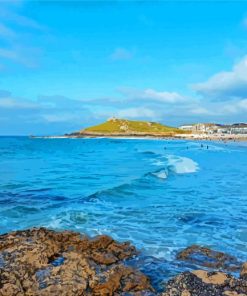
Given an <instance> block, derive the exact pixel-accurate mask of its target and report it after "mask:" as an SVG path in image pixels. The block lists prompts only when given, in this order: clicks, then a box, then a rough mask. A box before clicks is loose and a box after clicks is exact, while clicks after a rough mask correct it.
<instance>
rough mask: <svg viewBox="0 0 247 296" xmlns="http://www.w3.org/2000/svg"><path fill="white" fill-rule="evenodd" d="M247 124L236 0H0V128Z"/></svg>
mask: <svg viewBox="0 0 247 296" xmlns="http://www.w3.org/2000/svg"><path fill="white" fill-rule="evenodd" d="M113 116H115V117H119V118H127V119H132V120H139V119H142V120H148V121H158V122H161V123H164V124H167V125H172V126H179V125H181V124H189V123H194V122H216V123H235V122H247V5H246V1H244V0H243V1H236V0H233V1H229V0H228V1H223V0H218V1H213V0H208V1H203V0H194V1H186V0H178V1H166V0H163V1H131V0H128V1H127V0H126V1H124V0H122V1H121V0H118V1H117V0H114V1H104V0H101V1H79V0H77V1H64V0H61V1H59V0H56V1H47V0H40V1H27V0H26V1H25V0H18V1H17V0H16V1H11V0H8V1H6V2H5V1H2V0H0V135H29V134H35V135H42V134H43V135H44V134H63V133H67V132H72V131H77V130H80V129H81V128H84V127H87V126H90V125H94V124H98V123H100V122H103V121H105V120H107V119H108V118H109V117H113Z"/></svg>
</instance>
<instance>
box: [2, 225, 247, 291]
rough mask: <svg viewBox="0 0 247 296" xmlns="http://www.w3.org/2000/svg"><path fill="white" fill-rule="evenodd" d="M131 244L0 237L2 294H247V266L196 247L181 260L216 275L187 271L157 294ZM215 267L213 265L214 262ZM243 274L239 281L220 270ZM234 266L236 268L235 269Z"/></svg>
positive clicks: (44, 234) (37, 232)
mask: <svg viewBox="0 0 247 296" xmlns="http://www.w3.org/2000/svg"><path fill="white" fill-rule="evenodd" d="M136 255H137V251H136V249H135V248H134V247H133V246H131V245H130V244H129V243H118V242H116V241H114V240H113V239H112V238H110V237H108V236H105V235H101V236H98V237H95V238H89V237H88V236H85V235H81V234H79V233H75V232H71V231H63V232H55V231H52V230H48V229H45V228H34V229H30V230H24V231H16V232H11V233H9V234H5V235H1V236H0V296H12V295H13V296H24V295H25V296H46V295H48V296H49V295H53V296H57V295H58V296H67V295H68V296H79V295H80V296H89V295H92V296H111V295H112V296H113V295H114V296H120V295H122V296H131V295H136V296H153V295H160V296H161V295H162V296H244V295H245V296H246V295H247V263H244V264H243V265H242V267H240V263H239V262H238V261H237V259H236V258H234V257H232V256H229V255H226V254H224V253H221V252H216V251H213V250H210V249H208V248H203V247H199V246H191V247H189V248H187V249H185V250H184V251H182V252H180V253H179V254H178V259H179V260H186V261H189V262H190V263H195V264H196V265H201V266H206V267H207V268H214V269H215V270H217V271H214V272H209V271H205V270H195V271H191V272H190V271H187V272H183V273H181V274H179V275H177V276H176V277H174V278H173V279H171V280H169V281H168V282H167V283H166V285H164V289H163V290H164V291H163V292H160V293H158V292H156V291H155V290H154V289H153V287H152V286H151V284H150V281H149V279H148V277H147V276H146V275H144V274H143V273H141V272H140V271H138V270H136V269H133V268H132V267H130V266H128V265H127V262H126V260H127V259H130V258H132V257H134V256H136ZM209 263H210V264H209ZM222 268H224V269H227V270H229V271H230V270H234V271H236V270H239V271H240V278H235V277H233V276H232V275H229V274H227V273H225V272H221V271H218V270H219V269H222ZM232 268H233V269H232Z"/></svg>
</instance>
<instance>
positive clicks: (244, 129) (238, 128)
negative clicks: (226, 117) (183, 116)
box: [179, 123, 247, 140]
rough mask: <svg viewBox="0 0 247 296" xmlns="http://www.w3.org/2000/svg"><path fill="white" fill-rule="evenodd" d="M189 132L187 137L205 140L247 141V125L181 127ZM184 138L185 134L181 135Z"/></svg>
mask: <svg viewBox="0 0 247 296" xmlns="http://www.w3.org/2000/svg"><path fill="white" fill-rule="evenodd" d="M179 129H180V130H182V131H184V132H187V133H186V137H190V138H196V139H198V138H203V139H204V138H205V139H213V140H217V139H218V140H235V139H237V140H246V139H247V123H234V124H216V123H195V124H185V125H181V126H180V127H179ZM181 136H182V137H184V136H185V134H181Z"/></svg>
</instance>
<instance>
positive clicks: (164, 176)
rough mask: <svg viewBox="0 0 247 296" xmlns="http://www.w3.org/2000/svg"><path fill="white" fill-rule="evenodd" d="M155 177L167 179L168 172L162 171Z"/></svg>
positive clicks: (155, 174)
mask: <svg viewBox="0 0 247 296" xmlns="http://www.w3.org/2000/svg"><path fill="white" fill-rule="evenodd" d="M153 175H154V176H156V177H158V178H160V179H166V178H167V177H168V171H167V170H162V171H159V172H156V173H153Z"/></svg>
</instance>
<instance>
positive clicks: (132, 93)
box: [119, 88, 186, 104]
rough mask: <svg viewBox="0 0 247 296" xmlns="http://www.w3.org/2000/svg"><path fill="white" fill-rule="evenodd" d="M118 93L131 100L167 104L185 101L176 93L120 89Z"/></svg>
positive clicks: (149, 89)
mask: <svg viewBox="0 0 247 296" xmlns="http://www.w3.org/2000/svg"><path fill="white" fill-rule="evenodd" d="M119 91H120V92H121V93H122V94H123V95H126V96H127V97H128V98H129V99H132V100H143V101H156V102H159V103H168V104H174V103H178V102H183V101H186V99H185V97H183V96H182V95H180V94H179V93H177V92H167V91H157V90H154V89H151V88H148V89H145V90H137V89H132V88H121V89H120V90H119Z"/></svg>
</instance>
